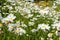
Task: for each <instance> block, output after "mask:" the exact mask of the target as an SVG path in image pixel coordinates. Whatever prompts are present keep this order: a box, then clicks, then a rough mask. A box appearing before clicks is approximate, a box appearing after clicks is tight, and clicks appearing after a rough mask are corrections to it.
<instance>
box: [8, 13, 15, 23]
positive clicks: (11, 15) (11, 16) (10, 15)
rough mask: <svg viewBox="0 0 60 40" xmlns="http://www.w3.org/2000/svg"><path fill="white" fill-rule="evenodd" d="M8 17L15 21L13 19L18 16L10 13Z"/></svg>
mask: <svg viewBox="0 0 60 40" xmlns="http://www.w3.org/2000/svg"><path fill="white" fill-rule="evenodd" d="M7 18H8V20H9V21H11V22H13V20H14V19H15V18H16V16H14V15H13V14H9V15H8V16H7Z"/></svg>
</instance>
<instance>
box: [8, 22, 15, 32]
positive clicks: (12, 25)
mask: <svg viewBox="0 0 60 40" xmlns="http://www.w3.org/2000/svg"><path fill="white" fill-rule="evenodd" d="M15 26H16V25H15V24H11V23H9V24H8V30H9V31H12V30H13V29H14V28H15Z"/></svg>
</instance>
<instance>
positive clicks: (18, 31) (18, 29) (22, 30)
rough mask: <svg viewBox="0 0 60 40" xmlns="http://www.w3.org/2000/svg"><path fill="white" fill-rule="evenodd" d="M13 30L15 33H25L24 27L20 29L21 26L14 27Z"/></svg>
mask: <svg viewBox="0 0 60 40" xmlns="http://www.w3.org/2000/svg"><path fill="white" fill-rule="evenodd" d="M14 32H15V33H16V34H19V35H22V34H25V33H26V31H25V30H24V29H22V28H16V29H15V30H14Z"/></svg>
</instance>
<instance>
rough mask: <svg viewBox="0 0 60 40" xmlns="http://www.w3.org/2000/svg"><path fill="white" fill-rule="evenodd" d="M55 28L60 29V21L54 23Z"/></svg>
mask: <svg viewBox="0 0 60 40" xmlns="http://www.w3.org/2000/svg"><path fill="white" fill-rule="evenodd" d="M52 26H53V28H56V29H57V30H60V22H58V23H54V24H52Z"/></svg>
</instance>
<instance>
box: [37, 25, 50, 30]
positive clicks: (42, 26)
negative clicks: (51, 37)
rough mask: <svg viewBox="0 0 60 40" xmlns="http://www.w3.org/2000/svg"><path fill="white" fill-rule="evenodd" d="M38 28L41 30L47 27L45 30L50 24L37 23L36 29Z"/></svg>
mask: <svg viewBox="0 0 60 40" xmlns="http://www.w3.org/2000/svg"><path fill="white" fill-rule="evenodd" d="M39 29H42V30H45V29H47V30H49V29H50V26H49V25H48V24H38V28H37V30H39Z"/></svg>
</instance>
